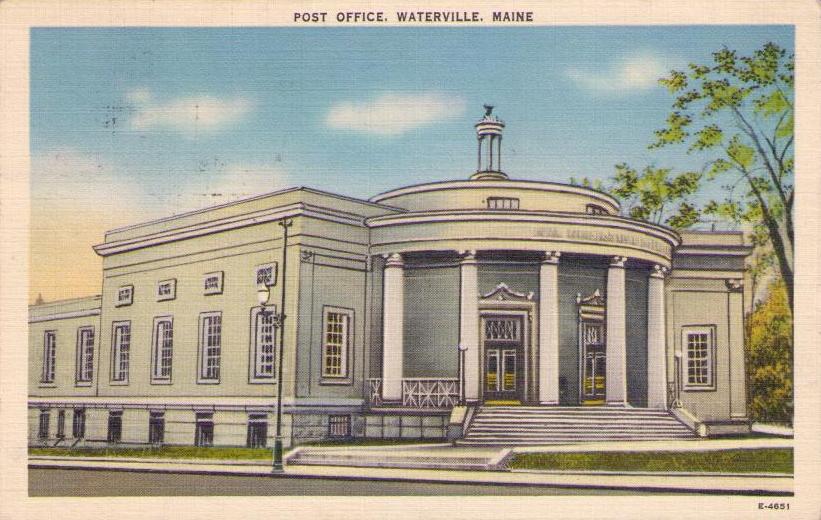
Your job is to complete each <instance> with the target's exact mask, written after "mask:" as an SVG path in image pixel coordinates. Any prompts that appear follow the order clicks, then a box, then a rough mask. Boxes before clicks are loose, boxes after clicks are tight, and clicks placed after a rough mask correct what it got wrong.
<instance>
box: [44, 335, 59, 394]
mask: <svg viewBox="0 0 821 520" xmlns="http://www.w3.org/2000/svg"><path fill="white" fill-rule="evenodd" d="M56 357H57V333H56V332H55V331H53V330H47V331H46V332H45V335H44V336H43V374H42V378H41V380H40V382H42V383H53V382H54V370H55V364H56V362H57V360H56Z"/></svg>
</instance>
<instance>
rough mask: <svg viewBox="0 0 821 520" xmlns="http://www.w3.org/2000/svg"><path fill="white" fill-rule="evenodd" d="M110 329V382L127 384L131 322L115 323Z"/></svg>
mask: <svg viewBox="0 0 821 520" xmlns="http://www.w3.org/2000/svg"><path fill="white" fill-rule="evenodd" d="M111 327H112V333H111V335H112V340H111V380H112V381H117V382H123V383H127V382H128V363H129V355H130V350H131V322H130V321H115V322H114V323H112V324H111Z"/></svg>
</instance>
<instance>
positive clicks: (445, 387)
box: [368, 377, 459, 408]
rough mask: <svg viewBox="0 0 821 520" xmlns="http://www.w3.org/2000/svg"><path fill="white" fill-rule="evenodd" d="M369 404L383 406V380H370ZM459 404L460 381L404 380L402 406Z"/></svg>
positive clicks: (424, 406) (439, 379)
mask: <svg viewBox="0 0 821 520" xmlns="http://www.w3.org/2000/svg"><path fill="white" fill-rule="evenodd" d="M368 389H369V395H368V402H369V404H370V406H371V407H379V406H382V405H383V404H384V403H383V400H382V379H381V378H370V379H368ZM458 404H459V379H457V378H455V377H454V378H431V377H405V378H402V406H403V407H407V408H452V407H454V406H456V405H458Z"/></svg>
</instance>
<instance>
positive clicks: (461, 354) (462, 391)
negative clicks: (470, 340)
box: [459, 345, 468, 406]
mask: <svg viewBox="0 0 821 520" xmlns="http://www.w3.org/2000/svg"><path fill="white" fill-rule="evenodd" d="M467 349H468V347H467V345H459V406H465V351H466V350H467Z"/></svg>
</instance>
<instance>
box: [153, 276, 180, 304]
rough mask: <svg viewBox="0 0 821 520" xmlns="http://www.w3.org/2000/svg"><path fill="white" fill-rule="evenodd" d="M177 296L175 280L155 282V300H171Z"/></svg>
mask: <svg viewBox="0 0 821 520" xmlns="http://www.w3.org/2000/svg"><path fill="white" fill-rule="evenodd" d="M176 297H177V280H175V279H171V280H162V281H161V282H157V301H158V302H162V301H166V300H173V299H174V298H176Z"/></svg>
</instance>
